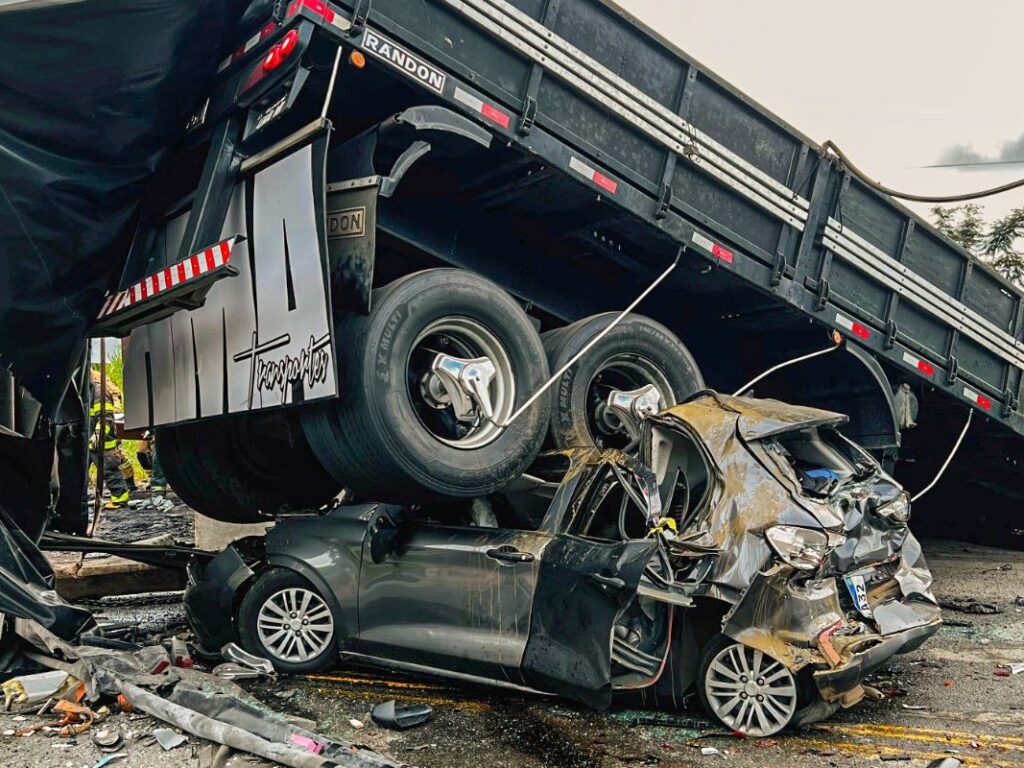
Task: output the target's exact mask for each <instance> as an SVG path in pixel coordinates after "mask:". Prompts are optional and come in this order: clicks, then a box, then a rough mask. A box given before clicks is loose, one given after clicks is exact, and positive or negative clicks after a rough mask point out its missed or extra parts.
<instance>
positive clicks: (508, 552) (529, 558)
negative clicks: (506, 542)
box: [487, 547, 534, 563]
mask: <svg viewBox="0 0 1024 768" xmlns="http://www.w3.org/2000/svg"><path fill="white" fill-rule="evenodd" d="M487 556H488V557H489V558H491V559H492V560H501V561H503V562H506V563H532V562H533V561H534V555H533V553H532V552H520V551H519V550H518V549H512V548H511V547H509V548H505V547H498V548H497V549H488V550H487Z"/></svg>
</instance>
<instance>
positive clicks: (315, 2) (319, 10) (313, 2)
mask: <svg viewBox="0 0 1024 768" xmlns="http://www.w3.org/2000/svg"><path fill="white" fill-rule="evenodd" d="M303 8H309V10H311V11H312V12H313V13H315V14H316V15H317V16H320V17H322V18H323V20H324V21H326V22H327V23H328V24H329V23H331V22H332V21H334V11H332V10H331V9H330V8H328V7H327V3H325V2H323V0H295V1H294V2H293V3H292V4H291V5H289V6H288V13H287V16H286V18H291V17H292V16H294V15H295V14H296V13H298V12H299V11H300V10H301V9H303Z"/></svg>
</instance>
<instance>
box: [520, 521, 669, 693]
mask: <svg viewBox="0 0 1024 768" xmlns="http://www.w3.org/2000/svg"><path fill="white" fill-rule="evenodd" d="M656 548H657V542H656V541H655V540H653V539H639V540H628V541H618V542H612V541H602V540H596V539H589V538H582V537H578V536H572V535H569V534H565V533H561V534H557V535H555V536H553V537H552V540H551V542H550V543H549V544H548V545H547V546H546V547H545V548H544V550H543V552H542V553H541V557H540V561H541V562H540V568H539V573H538V577H537V585H536V589H535V591H534V598H533V613H532V618H531V622H530V633H529V639H528V641H527V643H526V649H525V652H524V654H523V662H522V675H523V679H524V681H525V683H526V684H527V685H528V686H530V687H532V688H536V689H538V690H543V691H550V692H552V693H557V694H559V695H561V696H565V697H566V698H570V699H574V700H576V701H579V702H581V703H583V704H586V705H588V706H591V707H594V708H596V709H605V708H607V707H608V705H609V704H611V698H612V685H611V644H612V628H613V626H614V624H615V622H616V620H617V619H618V617H619V615H620V614H621V613H622V612H623V610H624V609H625V608H626V607H627V606H628V605H629V603H630V601H631V600H632V599H633V597H634V595H635V594H636V590H637V587H638V585H639V583H640V575H641V574H642V573H643V570H644V567H645V566H646V565H647V563H648V561H649V560H650V559H651V557H652V555H653V554H654V551H655V549H656Z"/></svg>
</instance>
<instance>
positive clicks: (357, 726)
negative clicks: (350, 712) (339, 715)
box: [348, 717, 366, 730]
mask: <svg viewBox="0 0 1024 768" xmlns="http://www.w3.org/2000/svg"><path fill="white" fill-rule="evenodd" d="M348 724H349V725H351V726H352V727H353V728H355V729H356V730H359V729H360V728H365V727H366V726H365V725H364V724H363V721H362V720H356V719H355V718H354V717H353V718H351V719H350V720H349V721H348Z"/></svg>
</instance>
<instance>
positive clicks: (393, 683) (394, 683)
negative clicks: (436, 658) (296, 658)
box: [305, 675, 448, 691]
mask: <svg viewBox="0 0 1024 768" xmlns="http://www.w3.org/2000/svg"><path fill="white" fill-rule="evenodd" d="M305 678H306V679H307V680H317V681H325V682H331V683H346V684H348V685H383V686H384V687H386V688H409V689H411V690H417V691H445V690H448V688H446V687H445V686H443V685H430V684H428V683H414V682H406V681H403V680H388V679H386V678H382V677H357V676H353V675H305Z"/></svg>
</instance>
